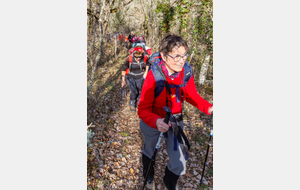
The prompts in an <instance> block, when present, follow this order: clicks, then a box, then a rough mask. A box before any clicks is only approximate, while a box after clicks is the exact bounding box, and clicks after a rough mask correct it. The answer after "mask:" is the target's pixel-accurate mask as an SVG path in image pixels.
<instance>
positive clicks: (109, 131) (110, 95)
mask: <svg viewBox="0 0 300 190" xmlns="http://www.w3.org/2000/svg"><path fill="white" fill-rule="evenodd" d="M125 58H126V57H125V56H123V57H121V58H119V59H114V60H113V61H110V62H108V63H107V65H104V66H103V67H105V68H106V70H105V72H102V74H101V76H98V80H97V81H95V83H97V85H95V86H94V87H93V89H92V91H91V95H90V96H89V97H88V110H87V111H88V120H87V125H88V126H89V128H88V131H89V135H90V143H89V144H88V146H87V189H93V190H94V189H99V190H100V189H103V190H104V189H120V190H121V189H123V190H125V189H141V188H142V185H143V177H142V159H141V158H142V145H143V142H144V137H143V134H142V133H141V132H140V130H139V118H138V115H137V113H136V112H134V113H133V112H130V109H129V106H128V98H127V101H126V104H122V97H121V90H120V89H121V85H120V76H121V67H122V64H123V60H125ZM118 68H119V69H118ZM98 70H99V71H98V72H100V70H101V68H98ZM102 70H103V69H102ZM129 95H130V90H129V88H128V87H127V96H129ZM207 96H209V98H212V94H211V95H207ZM184 107H185V110H184V115H185V117H184V126H185V133H186V135H187V137H188V139H189V141H190V144H191V149H190V151H189V157H190V158H189V160H188V161H187V171H186V174H185V175H182V176H180V178H179V180H178V185H179V186H180V187H181V188H182V189H183V190H188V189H212V187H213V172H212V171H213V147H212V146H211V148H210V151H209V156H208V159H207V166H206V169H205V173H204V178H205V179H204V184H202V186H200V178H201V174H202V170H203V162H204V159H205V155H206V149H207V142H208V139H209V133H210V130H209V129H210V127H209V126H210V117H209V116H206V115H205V114H204V113H202V112H201V111H199V110H197V108H195V107H193V106H192V105H190V104H189V103H185V104H184ZM212 144H213V143H212ZM168 160H169V159H168V155H167V151H166V145H165V143H164V141H162V146H161V147H160V149H159V150H158V154H157V156H156V162H155V166H154V168H155V176H154V180H155V185H156V189H165V188H164V186H163V184H162V178H163V176H164V171H165V167H166V165H167V162H168Z"/></svg>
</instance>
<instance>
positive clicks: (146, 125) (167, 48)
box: [138, 34, 213, 190]
mask: <svg viewBox="0 0 300 190" xmlns="http://www.w3.org/2000/svg"><path fill="white" fill-rule="evenodd" d="M188 57H189V54H188V46H187V43H186V42H185V41H184V40H183V39H182V38H181V37H180V36H177V35H170V34H169V35H167V36H165V37H164V39H163V40H162V42H161V44H160V47H159V52H157V53H154V54H153V55H152V57H151V63H152V64H153V65H151V69H150V71H149V73H148V76H147V78H146V80H145V82H144V86H143V90H142V94H141V98H140V103H139V107H138V115H139V118H140V130H141V132H142V133H143V135H144V138H145V143H144V145H143V155H142V162H143V177H144V178H145V177H146V176H145V175H146V172H147V169H148V166H149V163H150V161H151V157H152V155H153V153H154V150H155V145H156V143H157V141H158V137H159V135H160V132H163V133H164V134H165V135H164V137H165V142H166V147H167V153H168V156H169V162H168V163H167V167H166V169H165V175H164V178H163V185H164V186H165V187H166V188H167V189H169V190H177V189H179V187H178V185H177V181H178V179H179V176H180V175H184V174H185V171H186V162H187V159H188V155H187V150H186V146H185V145H184V144H186V145H187V146H188V147H189V146H190V145H189V143H188V140H187V138H184V136H185V134H184V132H183V121H182V117H183V116H182V108H183V102H184V101H187V102H189V103H190V104H192V105H193V106H195V107H197V108H198V109H199V110H201V111H202V112H204V113H205V114H207V115H210V114H211V113H212V112H213V106H212V105H211V104H210V103H208V102H207V101H206V100H204V99H203V98H202V97H201V96H200V95H199V94H198V92H197V89H196V86H195V81H194V78H193V76H192V69H191V66H190V65H189V64H188V62H187V61H186V60H187V58H188ZM162 74H163V75H164V76H162ZM164 81H167V82H164ZM167 84H168V85H167ZM168 89H169V90H168ZM164 106H167V107H169V108H170V109H171V111H172V115H173V119H172V117H171V118H170V122H169V123H168V124H166V123H164V122H163V119H164V117H165V115H166V111H164V109H163V107H164ZM176 127H177V128H176ZM179 127H180V128H181V129H182V130H181V129H180V130H179ZM173 131H174V132H173ZM180 131H181V132H180ZM183 141H184V142H185V143H184V142H183ZM153 179H154V168H153V167H152V168H151V170H150V174H149V177H148V179H147V185H146V189H147V190H151V189H155V184H154V180H153Z"/></svg>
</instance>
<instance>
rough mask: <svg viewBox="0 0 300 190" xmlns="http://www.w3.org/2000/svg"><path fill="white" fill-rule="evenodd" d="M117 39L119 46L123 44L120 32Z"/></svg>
mask: <svg viewBox="0 0 300 190" xmlns="http://www.w3.org/2000/svg"><path fill="white" fill-rule="evenodd" d="M118 40H119V43H120V46H122V45H123V35H122V33H120V34H119V36H118Z"/></svg>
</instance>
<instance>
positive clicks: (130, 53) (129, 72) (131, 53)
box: [126, 48, 148, 75]
mask: <svg viewBox="0 0 300 190" xmlns="http://www.w3.org/2000/svg"><path fill="white" fill-rule="evenodd" d="M144 52H145V51H144ZM128 57H129V58H128V59H129V68H128V69H126V75H128V74H132V75H134V74H133V73H131V64H132V58H133V48H131V49H129V56H128ZM147 59H148V56H147V55H146V54H145V53H144V66H145V65H146V62H147ZM140 70H141V72H142V66H141V64H140Z"/></svg>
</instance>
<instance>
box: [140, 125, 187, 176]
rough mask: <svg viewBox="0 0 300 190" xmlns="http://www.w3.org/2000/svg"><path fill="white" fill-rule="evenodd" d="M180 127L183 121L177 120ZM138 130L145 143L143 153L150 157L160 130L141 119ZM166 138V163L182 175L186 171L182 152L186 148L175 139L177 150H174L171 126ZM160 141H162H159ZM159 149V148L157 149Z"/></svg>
mask: <svg viewBox="0 0 300 190" xmlns="http://www.w3.org/2000/svg"><path fill="white" fill-rule="evenodd" d="M179 124H180V126H181V128H183V121H180V122H179ZM140 130H141V131H142V133H143V135H144V138H145V143H144V145H143V154H145V155H146V156H147V157H148V158H150V159H151V157H152V155H153V154H154V150H155V146H156V143H157V141H158V137H159V135H160V131H158V130H157V129H154V128H152V127H150V126H148V125H147V124H146V123H145V122H143V120H141V119H140ZM167 133H168V138H165V142H166V147H167V153H168V156H169V162H168V164H167V167H168V169H169V170H170V171H171V172H173V173H174V174H176V175H184V174H185V171H186V162H187V160H186V159H185V156H184V154H185V153H186V148H184V145H183V144H180V143H179V142H178V141H177V150H176V151H175V150H174V133H173V130H172V128H170V129H169V130H168V131H167ZM161 143H162V141H161ZM158 151H160V149H158Z"/></svg>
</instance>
